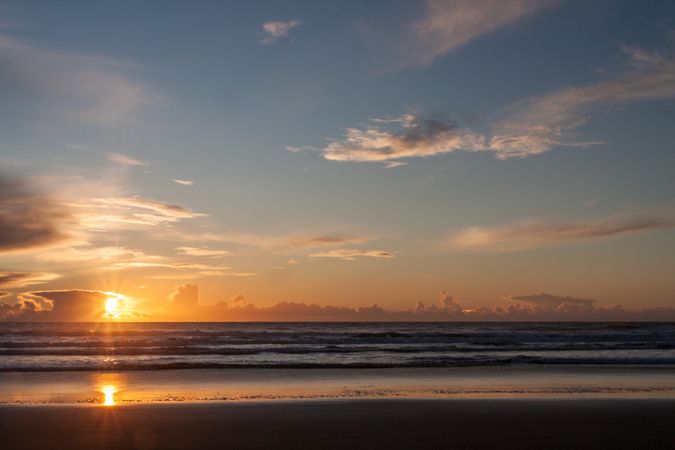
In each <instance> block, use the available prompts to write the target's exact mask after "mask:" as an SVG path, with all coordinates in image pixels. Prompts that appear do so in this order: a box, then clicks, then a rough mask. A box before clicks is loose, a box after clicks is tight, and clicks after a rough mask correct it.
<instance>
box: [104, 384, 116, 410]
mask: <svg viewBox="0 0 675 450" xmlns="http://www.w3.org/2000/svg"><path fill="white" fill-rule="evenodd" d="M101 392H103V406H114V405H115V392H117V388H115V386H113V385H110V384H109V385H107V386H103V387H102V388H101Z"/></svg>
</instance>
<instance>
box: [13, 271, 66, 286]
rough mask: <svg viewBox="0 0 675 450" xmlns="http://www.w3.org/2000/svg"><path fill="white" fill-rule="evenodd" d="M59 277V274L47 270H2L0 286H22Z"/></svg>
mask: <svg viewBox="0 0 675 450" xmlns="http://www.w3.org/2000/svg"><path fill="white" fill-rule="evenodd" d="M59 277H60V275H59V274H56V273H46V272H0V288H3V289H15V288H22V287H26V286H31V285H34V284H42V283H46V282H48V281H52V280H55V279H57V278H59Z"/></svg>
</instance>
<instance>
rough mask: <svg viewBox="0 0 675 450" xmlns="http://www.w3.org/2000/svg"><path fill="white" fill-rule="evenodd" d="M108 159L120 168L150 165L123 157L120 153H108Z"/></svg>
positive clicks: (126, 156) (129, 157) (127, 156)
mask: <svg viewBox="0 0 675 450" xmlns="http://www.w3.org/2000/svg"><path fill="white" fill-rule="evenodd" d="M108 159H109V160H110V161H112V162H114V163H117V164H119V165H122V166H149V165H150V163H149V162H147V161H141V160H139V159H136V158H132V157H131V156H129V155H124V154H122V153H108Z"/></svg>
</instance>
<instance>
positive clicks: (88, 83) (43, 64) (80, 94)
mask: <svg viewBox="0 0 675 450" xmlns="http://www.w3.org/2000/svg"><path fill="white" fill-rule="evenodd" d="M0 57H2V60H3V67H4V70H3V84H4V85H6V86H12V95H23V98H21V99H19V100H18V101H22V102H24V103H27V100H26V99H30V100H31V102H32V101H33V100H35V99H38V100H37V101H38V103H39V105H38V108H39V109H40V112H42V111H50V112H53V113H54V114H55V115H57V114H58V115H59V116H61V117H63V116H65V117H70V118H75V119H77V120H81V121H87V122H97V123H100V124H111V123H118V122H119V121H120V120H122V119H124V118H126V117H128V116H129V115H131V113H133V112H136V111H138V110H139V109H141V108H144V107H146V106H149V105H151V104H154V103H157V102H158V101H159V100H160V96H159V95H158V94H156V93H155V92H153V91H152V90H151V89H149V88H148V87H146V86H144V85H143V84H141V83H139V82H137V81H134V80H132V79H131V78H130V77H128V76H127V75H126V74H125V72H127V71H129V70H130V69H131V68H132V66H131V65H130V64H128V63H124V62H121V61H117V60H114V59H111V58H107V57H102V56H99V55H78V54H70V53H63V52H58V51H54V50H51V49H47V48H43V47H39V46H36V45H33V44H30V43H27V42H25V41H21V40H18V39H15V38H13V37H10V36H7V35H1V34H0ZM9 106H10V105H9V104H8V105H7V106H6V107H9Z"/></svg>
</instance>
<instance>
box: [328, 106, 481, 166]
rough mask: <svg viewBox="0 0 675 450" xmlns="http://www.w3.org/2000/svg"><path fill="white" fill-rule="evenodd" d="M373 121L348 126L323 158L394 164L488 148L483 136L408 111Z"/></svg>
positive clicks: (446, 122) (329, 146)
mask: <svg viewBox="0 0 675 450" xmlns="http://www.w3.org/2000/svg"><path fill="white" fill-rule="evenodd" d="M372 122H374V124H373V125H370V126H368V127H366V128H365V129H358V128H348V129H347V131H346V136H345V138H344V139H343V140H341V141H333V142H331V143H330V144H328V146H326V147H325V148H324V149H322V150H321V151H322V153H323V157H324V158H325V159H328V160H331V161H354V162H367V161H374V162H384V163H389V164H390V167H391V166H392V165H391V162H392V161H394V160H398V159H402V158H420V157H429V156H434V155H440V154H443V153H450V152H455V151H459V150H463V151H479V150H484V149H485V139H484V137H482V136H480V135H476V134H474V133H471V132H470V131H467V130H463V129H460V128H458V127H457V126H456V125H455V124H454V123H452V122H448V121H444V120H439V119H422V118H419V117H417V116H415V115H413V114H406V115H403V116H401V117H398V118H393V119H374V120H373V121H372ZM395 165H400V164H395Z"/></svg>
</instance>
